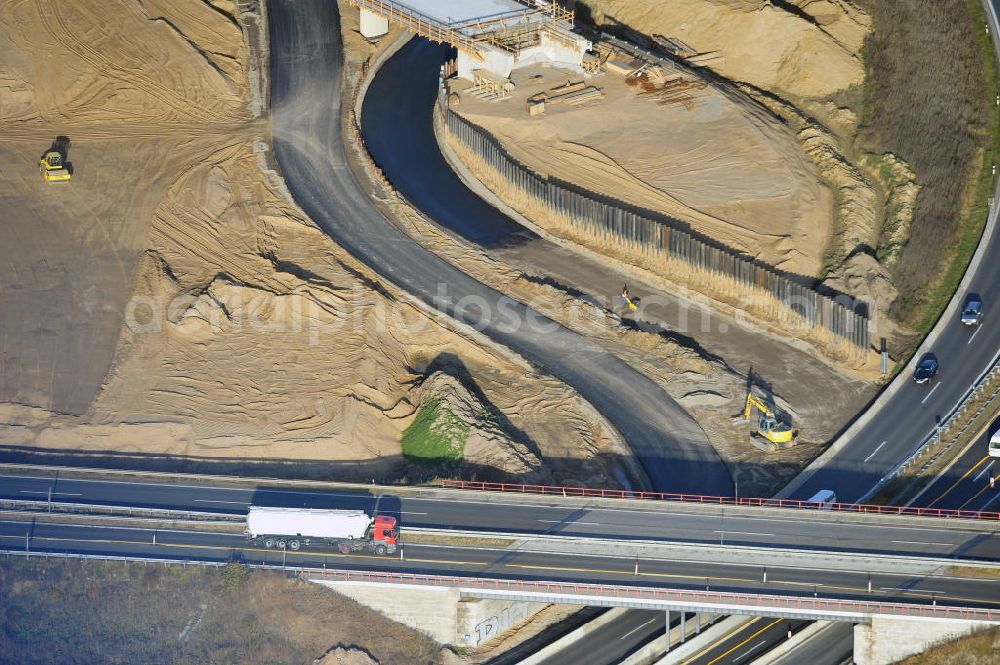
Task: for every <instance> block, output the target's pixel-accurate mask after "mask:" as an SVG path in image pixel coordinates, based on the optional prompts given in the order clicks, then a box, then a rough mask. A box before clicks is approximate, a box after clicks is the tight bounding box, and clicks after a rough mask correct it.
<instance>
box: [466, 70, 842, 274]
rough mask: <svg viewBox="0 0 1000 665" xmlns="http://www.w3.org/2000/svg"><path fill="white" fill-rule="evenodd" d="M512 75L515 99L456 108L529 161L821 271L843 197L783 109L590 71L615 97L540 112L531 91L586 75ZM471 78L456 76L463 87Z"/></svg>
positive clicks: (763, 255)
mask: <svg viewBox="0 0 1000 665" xmlns="http://www.w3.org/2000/svg"><path fill="white" fill-rule="evenodd" d="M664 75H665V76H666V77H667V78H668V79H669V78H673V77H675V76H680V75H681V72H680V71H672V72H671V71H664ZM511 78H512V79H513V81H514V84H515V85H516V91H515V93H514V95H513V97H512V98H511V99H510V100H507V101H504V102H501V103H496V102H488V101H483V100H481V99H478V98H476V97H474V96H471V95H468V94H466V95H461V98H460V105H459V106H458V107H457V109H456V110H457V111H458V112H459V113H461V114H462V115H463V116H465V117H467V118H468V119H470V120H471V121H472V122H474V123H476V124H478V125H480V126H482V127H485V128H486V129H487V130H488V131H489V132H490V133H492V134H493V135H494V136H496V137H497V138H498V139H499V140H500V141H501V142H502V143H503V144H504V146H505V147H506V148H507V149H508V150H509V151H510V153H511V154H512V155H514V157H516V158H517V159H518V160H520V161H521V162H522V163H525V164H527V165H528V166H530V167H531V168H533V169H534V170H536V171H538V172H540V173H545V174H551V175H554V176H558V177H560V178H564V179H567V180H569V181H571V182H573V183H575V184H577V185H580V186H582V187H584V188H586V189H588V190H591V191H595V192H599V193H601V194H604V195H606V196H611V197H614V198H617V199H619V200H622V201H627V202H629V203H631V204H633V205H636V206H639V207H642V208H647V209H649V210H654V211H657V212H661V213H664V214H667V215H671V216H673V217H676V218H679V219H682V220H684V221H685V222H688V223H690V224H691V226H692V227H693V228H694V229H695V230H697V231H700V232H701V233H703V234H705V235H707V236H709V237H711V238H715V239H716V240H718V241H721V242H723V243H725V244H727V245H729V246H731V247H734V248H737V249H739V250H741V251H743V252H745V253H747V254H749V255H751V256H755V257H757V258H759V259H761V260H763V261H765V262H766V263H769V264H771V265H775V266H777V267H779V268H781V269H783V270H787V271H789V272H794V273H798V274H803V275H815V274H817V273H818V272H819V270H820V266H821V264H822V260H823V254H824V253H825V252H826V249H827V242H828V240H829V238H830V235H831V233H832V230H833V223H834V219H833V195H832V193H831V191H830V190H829V188H827V187H826V186H825V185H824V184H823V183H822V182H821V181H820V178H819V175H818V173H817V172H816V169H815V167H814V166H813V164H812V163H811V162H810V161H809V159H808V158H807V156H806V155H805V154H804V153H803V151H802V149H801V147H800V146H799V143H798V141H797V140H796V137H795V135H794V134H793V133H792V132H790V131H789V130H788V129H787V128H786V127H784V126H783V125H781V124H780V123H779V122H777V121H776V120H775V119H774V118H773V117H771V116H769V115H768V114H766V113H763V112H761V111H760V109H755V108H751V107H748V106H746V105H740V104H737V103H735V102H734V101H732V100H731V99H730V98H729V97H727V96H725V95H723V94H722V93H721V92H720V91H718V90H717V89H715V88H712V87H706V88H702V89H700V90H696V91H693V92H692V94H693V95H694V97H695V100H696V101H695V106H694V108H693V109H692V110H688V109H686V108H684V107H683V106H680V105H675V106H661V105H659V104H657V103H656V101H655V100H654V99H653V97H652V96H651V95H648V94H640V93H641V90H640V89H639V88H633V87H630V86H628V85H626V83H625V80H624V78H622V77H621V76H619V75H617V74H613V73H605V74H602V75H600V76H597V77H593V78H591V79H590V80H589V81H588V83H589V84H591V85H594V86H597V87H599V88H600V89H601V90H602V91H603V92H604V95H605V97H604V99H603V100H601V101H598V102H593V103H591V104H587V105H584V106H576V107H574V106H567V105H563V106H551V107H550V108H549V109H547V111H546V113H545V115H542V116H534V117H530V116H529V115H528V114H527V112H526V111H525V103H526V100H527V98H528V97H530V96H532V95H534V94H536V93H539V92H542V91H544V90H547V89H549V88H552V87H554V86H557V85H560V84H562V83H565V82H566V81H567V79H568V78H573V79H574V80H580V78H581V77H579V76H578V75H574V74H572V72H567V71H565V70H560V69H556V68H545V67H532V68H527V69H523V70H516V71H515V72H513V74H512V75H511ZM685 78H688V79H690V78H691V77H690V75H686V74H685ZM466 85H467V83H466V82H464V81H456V82H455V85H454V87H453V89H455V90H458V91H461V90H463V89H464V88H465V87H466Z"/></svg>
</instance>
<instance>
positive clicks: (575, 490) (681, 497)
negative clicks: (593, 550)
mask: <svg viewBox="0 0 1000 665" xmlns="http://www.w3.org/2000/svg"><path fill="white" fill-rule="evenodd" d="M440 485H441V487H445V488H450V489H461V490H481V491H488V492H514V493H518V494H536V495H543V496H559V497H584V498H594V499H632V500H640V501H676V502H681V503H697V504H702V505H715V506H745V507H751V508H794V509H803V510H830V511H837V512H845V513H871V514H880V515H903V516H911V517H940V518H958V519H974V520H1000V512H988V511H982V510H958V509H950V508H919V507H915V506H883V505H878V504H858V503H826V504H824V503H818V502H815V501H802V500H799V499H769V498H754V497H750V498H746V497H741V498H735V497H731V496H710V495H701V494H671V493H668V492H636V491H632V490H619V489H602V488H596V487H559V486H553V485H519V484H515V483H488V482H482V481H477V480H442V481H441V482H440Z"/></svg>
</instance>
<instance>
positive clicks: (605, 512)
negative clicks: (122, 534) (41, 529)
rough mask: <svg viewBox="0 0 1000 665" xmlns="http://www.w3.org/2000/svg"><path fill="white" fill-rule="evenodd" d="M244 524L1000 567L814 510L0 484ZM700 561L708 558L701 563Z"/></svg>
mask: <svg viewBox="0 0 1000 665" xmlns="http://www.w3.org/2000/svg"><path fill="white" fill-rule="evenodd" d="M50 497H51V500H52V501H55V502H62V503H77V504H80V503H83V504H88V503H89V504H95V505H118V506H130V507H147V508H166V509H175V510H191V511H198V512H223V513H231V514H246V512H247V511H248V509H249V507H250V505H264V506H282V507H297V508H337V509H357V510H365V511H367V512H369V513H373V512H376V511H377V512H378V513H382V514H389V515H394V516H396V517H398V519H399V520H400V525H401V526H402V527H403V528H404V529H406V528H433V529H452V530H461V531H466V532H469V531H472V532H475V531H480V532H502V533H510V534H519V533H520V534H538V535H541V534H552V535H560V536H578V537H587V538H605V539H609V538H610V539H614V538H620V539H627V540H636V541H643V540H648V541H651V542H652V541H667V542H674V543H693V544H699V543H702V544H712V545H719V544H726V545H742V546H753V547H763V548H779V549H798V550H817V549H819V550H823V551H841V552H863V553H871V554H893V555H909V556H935V557H959V558H964V559H977V560H987V561H1000V527H998V525H997V524H996V523H994V522H985V523H984V524H983V525H982V526H980V525H978V524H970V523H969V522H964V523H956V522H953V521H951V522H950V521H948V520H926V519H923V518H912V517H891V516H875V515H867V516H864V515H854V514H840V513H833V512H826V511H814V510H781V511H779V510H775V509H759V508H740V509H736V508H728V507H718V506H702V505H698V504H691V505H685V504H676V503H673V504H669V505H664V504H655V503H646V502H637V501H621V502H613V503H610V504H608V506H609V507H601V506H597V505H587V504H582V505H559V503H558V500H557V499H553V498H546V497H520V496H516V495H510V496H503V495H501V496H499V497H497V496H491V495H486V494H482V493H477V492H473V491H462V490H425V491H421V490H414V489H410V490H408V491H407V493H406V495H405V496H397V495H394V494H391V493H387V494H381V495H376V494H374V493H358V492H348V491H319V490H302V489H291V488H287V487H278V486H275V487H267V486H264V487H257V488H233V487H225V486H221V485H193V484H192V485H189V484H183V483H179V484H174V483H162V484H158V483H152V482H141V481H127V482H126V481H115V480H104V479H94V478H74V477H72V476H71V475H67V474H66V473H63V474H61V475H60V476H59V477H51V476H35V475H27V474H16V473H12V474H0V498H2V499H21V500H35V501H48V500H49V499H50ZM706 556H708V555H707V554H706Z"/></svg>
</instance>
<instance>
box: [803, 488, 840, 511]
mask: <svg viewBox="0 0 1000 665" xmlns="http://www.w3.org/2000/svg"><path fill="white" fill-rule="evenodd" d="M809 502H810V503H818V504H819V508H820V510H830V508H832V507H833V504H835V503H837V495H836V494H834V492H833V490H820V491H818V492H816V494H814V495H813V497H812V498H811V499H809Z"/></svg>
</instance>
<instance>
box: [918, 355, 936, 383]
mask: <svg viewBox="0 0 1000 665" xmlns="http://www.w3.org/2000/svg"><path fill="white" fill-rule="evenodd" d="M937 373H938V361H937V356H935V355H934V354H933V353H925V354H924V357H923V358H921V359H920V362H919V363H917V369H915V370H914V371H913V382H914V383H927V382H929V381H930V380H931V379H933V378H934V377H935V376H937Z"/></svg>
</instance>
